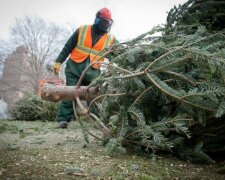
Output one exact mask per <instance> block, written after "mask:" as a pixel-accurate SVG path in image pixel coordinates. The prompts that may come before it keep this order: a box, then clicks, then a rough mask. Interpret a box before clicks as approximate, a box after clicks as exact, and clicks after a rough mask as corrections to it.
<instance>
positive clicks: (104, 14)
mask: <svg viewBox="0 0 225 180" xmlns="http://www.w3.org/2000/svg"><path fill="white" fill-rule="evenodd" d="M94 24H95V25H97V27H98V29H99V30H101V31H103V32H109V31H110V29H111V26H112V24H113V20H112V15H111V12H110V10H109V9H107V8H102V9H100V10H99V11H98V12H97V13H96V18H95V22H94Z"/></svg>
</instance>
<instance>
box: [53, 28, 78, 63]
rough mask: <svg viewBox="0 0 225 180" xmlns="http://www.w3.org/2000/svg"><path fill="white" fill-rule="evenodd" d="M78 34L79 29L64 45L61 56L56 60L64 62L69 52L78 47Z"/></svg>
mask: <svg viewBox="0 0 225 180" xmlns="http://www.w3.org/2000/svg"><path fill="white" fill-rule="evenodd" d="M78 34H79V29H77V30H76V31H75V32H74V33H73V35H72V36H71V37H70V38H69V39H68V41H67V42H66V44H65V45H64V47H63V49H62V51H61V52H60V54H59V56H58V57H57V59H56V61H55V62H57V63H61V64H62V63H63V62H64V61H65V60H66V58H67V57H68V56H69V54H70V53H71V52H72V50H73V49H74V48H75V47H76V45H77V41H78Z"/></svg>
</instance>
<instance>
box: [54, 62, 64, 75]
mask: <svg viewBox="0 0 225 180" xmlns="http://www.w3.org/2000/svg"><path fill="white" fill-rule="evenodd" d="M61 65H62V64H61V63H60V62H55V63H54V64H53V72H54V73H55V74H56V75H57V74H59V71H60V68H61Z"/></svg>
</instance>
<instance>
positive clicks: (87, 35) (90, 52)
mask: <svg viewBox="0 0 225 180" xmlns="http://www.w3.org/2000/svg"><path fill="white" fill-rule="evenodd" d="M91 27H92V26H91V25H84V26H81V27H80V28H79V35H78V42H77V45H76V47H75V48H74V49H73V50H72V52H71V54H70V59H72V60H73V61H75V62H76V63H81V62H83V61H84V60H85V59H86V58H87V57H88V56H90V62H91V63H94V62H96V61H97V62H103V61H104V58H100V56H101V55H103V53H102V52H100V51H101V50H103V49H104V48H105V47H108V46H110V45H112V43H113V41H114V37H113V36H112V35H110V34H109V33H105V34H104V35H103V36H102V37H101V38H100V39H99V40H98V42H97V43H96V44H95V45H94V46H93V47H92V36H91ZM100 66H101V63H95V64H93V65H92V67H93V68H95V69H99V68H100Z"/></svg>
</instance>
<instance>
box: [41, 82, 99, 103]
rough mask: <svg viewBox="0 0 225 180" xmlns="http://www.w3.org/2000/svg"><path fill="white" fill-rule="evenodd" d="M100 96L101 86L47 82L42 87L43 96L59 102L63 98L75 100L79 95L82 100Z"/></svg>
mask: <svg viewBox="0 0 225 180" xmlns="http://www.w3.org/2000/svg"><path fill="white" fill-rule="evenodd" d="M97 96H99V88H98V87H91V88H88V86H81V87H80V88H77V87H76V86H66V85H53V84H49V83H45V84H44V85H43V87H42V89H41V98H42V99H44V100H47V101H53V102H58V101H61V100H71V101H72V100H75V99H76V97H79V98H80V99H81V100H92V99H94V98H96V97H97Z"/></svg>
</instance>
